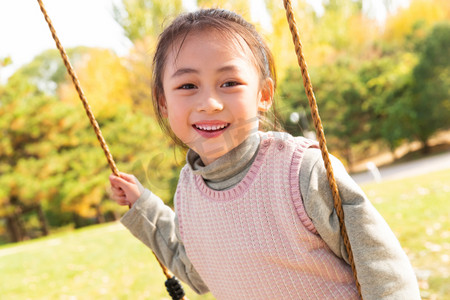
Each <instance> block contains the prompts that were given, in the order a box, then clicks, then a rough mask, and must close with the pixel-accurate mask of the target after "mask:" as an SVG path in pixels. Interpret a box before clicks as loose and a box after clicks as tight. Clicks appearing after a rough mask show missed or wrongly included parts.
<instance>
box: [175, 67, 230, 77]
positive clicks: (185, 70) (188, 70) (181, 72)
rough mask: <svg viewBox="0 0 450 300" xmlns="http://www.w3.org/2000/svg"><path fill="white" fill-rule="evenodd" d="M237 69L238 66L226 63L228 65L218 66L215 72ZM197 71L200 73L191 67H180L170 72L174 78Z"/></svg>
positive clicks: (196, 72)
mask: <svg viewBox="0 0 450 300" xmlns="http://www.w3.org/2000/svg"><path fill="white" fill-rule="evenodd" d="M238 69H239V68H238V67H237V66H234V65H228V66H224V67H221V68H219V69H218V70H217V73H223V72H229V71H236V70H238ZM198 73H200V72H199V71H198V70H196V69H192V68H181V69H178V70H176V72H175V73H173V74H172V78H174V77H179V76H182V75H184V74H198Z"/></svg>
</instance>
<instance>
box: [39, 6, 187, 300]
mask: <svg viewBox="0 0 450 300" xmlns="http://www.w3.org/2000/svg"><path fill="white" fill-rule="evenodd" d="M37 1H38V3H39V7H40V8H41V12H42V14H43V15H44V18H45V21H46V22H47V24H48V27H49V28H50V31H51V33H52V37H53V40H54V41H55V44H56V48H58V50H59V53H60V54H61V57H62V60H63V62H64V65H65V67H66V69H67V72H68V73H69V76H70V78H71V79H72V82H73V85H74V86H75V89H76V91H77V93H78V96H79V98H80V100H81V102H82V103H83V107H84V110H85V111H86V114H87V116H88V118H89V121H90V122H91V125H92V127H93V129H94V131H95V134H96V136H97V139H98V141H99V142H100V146H101V147H102V149H103V152H104V153H105V156H106V159H107V161H108V164H109V167H110V168H111V171H112V172H113V174H114V175H116V176H117V177H120V174H119V169H118V168H117V166H116V164H115V162H114V159H113V157H112V155H111V152H110V151H109V148H108V145H107V144H106V141H105V139H104V138H103V135H102V132H101V130H100V127H99V125H98V123H97V120H96V119H95V116H94V114H93V112H92V109H91V106H90V105H89V103H88V101H87V99H86V96H85V95H84V92H83V89H82V88H81V85H80V82H79V80H78V77H77V75H76V73H75V70H74V69H73V67H72V65H71V64H70V61H69V58H68V57H67V54H66V51H65V50H64V47H63V46H62V44H61V42H60V41H59V38H58V36H57V34H56V30H55V28H54V27H53V24H52V21H51V20H50V17H49V16H48V14H47V11H46V9H45V7H44V4H43V3H42V0H37ZM153 254H154V255H155V253H154V252H153ZM155 258H156V260H157V261H158V263H159V265H160V266H161V269H162V271H163V273H164V275H165V276H166V278H167V280H166V288H167V291H168V292H169V294H170V296H171V297H172V299H174V300H180V299H184V300H187V298H186V297H184V291H183V288H182V286H181V284H180V282H179V281H178V280H177V279H176V277H174V276H173V275H172V274H171V273H170V271H169V270H168V269H167V268H166V266H164V265H163V264H162V262H161V261H160V260H159V259H158V257H157V256H156V255H155Z"/></svg>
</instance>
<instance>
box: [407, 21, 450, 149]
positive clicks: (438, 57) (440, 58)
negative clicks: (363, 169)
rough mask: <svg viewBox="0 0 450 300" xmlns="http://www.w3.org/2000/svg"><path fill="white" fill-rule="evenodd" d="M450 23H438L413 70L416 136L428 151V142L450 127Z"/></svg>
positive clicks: (412, 122) (414, 131)
mask: <svg viewBox="0 0 450 300" xmlns="http://www.w3.org/2000/svg"><path fill="white" fill-rule="evenodd" d="M448 49H450V22H444V23H438V24H436V25H435V26H434V27H433V29H432V30H431V32H430V33H429V34H428V36H427V37H426V38H425V39H424V40H423V42H422V43H420V46H419V49H418V52H419V62H418V64H417V65H416V66H415V67H414V70H413V74H412V75H413V88H412V95H411V99H410V102H409V103H408V104H409V106H410V107H411V109H412V110H413V111H414V112H415V113H414V115H413V116H414V118H413V119H411V124H413V132H412V136H413V137H415V138H417V139H418V140H419V141H421V142H422V144H423V150H424V152H428V150H429V146H428V140H429V139H430V137H431V136H432V135H433V134H434V133H435V132H436V131H437V130H439V129H448V128H450V96H449V91H450V57H449V55H448Z"/></svg>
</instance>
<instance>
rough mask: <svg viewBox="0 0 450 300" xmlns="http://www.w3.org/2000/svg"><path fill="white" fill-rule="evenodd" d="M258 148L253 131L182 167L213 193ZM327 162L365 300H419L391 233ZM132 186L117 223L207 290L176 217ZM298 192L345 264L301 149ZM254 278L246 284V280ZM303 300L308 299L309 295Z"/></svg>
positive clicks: (319, 170) (315, 170)
mask: <svg viewBox="0 0 450 300" xmlns="http://www.w3.org/2000/svg"><path fill="white" fill-rule="evenodd" d="M274 134H275V135H277V134H279V133H274ZM261 147H262V145H261V140H260V134H258V133H254V134H252V135H250V136H249V137H248V138H247V139H246V140H245V141H244V142H243V143H242V144H241V145H239V146H238V147H236V148H235V149H233V150H231V151H230V152H228V153H227V154H225V155H224V156H222V157H220V158H219V159H218V160H217V161H215V162H213V163H211V164H209V165H207V166H205V165H204V164H203V162H201V159H200V158H199V156H198V154H196V153H195V152H194V151H192V150H189V151H188V155H187V164H186V165H187V167H188V168H190V169H191V171H192V173H194V174H195V175H198V176H201V177H202V178H203V181H204V182H205V184H206V185H207V186H208V187H210V188H211V189H212V190H216V191H223V190H228V189H232V188H233V187H235V186H236V185H239V183H240V182H241V181H242V180H243V179H244V178H245V177H246V175H247V173H248V171H249V169H251V168H252V165H253V163H254V162H255V158H256V157H257V156H258V153H259V151H260V149H261ZM330 158H331V161H332V164H333V170H334V175H335V177H336V181H337V183H338V187H339V194H340V195H341V199H342V206H343V210H344V213H345V214H344V217H345V224H346V227H347V233H348V236H349V239H350V242H351V245H352V250H353V256H354V260H355V263H356V269H357V271H358V280H359V282H360V284H361V290H362V294H363V297H364V300H380V299H383V300H403V299H411V300H412V299H414V300H416V299H420V295H419V288H418V285H417V280H416V278H415V275H414V271H413V269H412V267H411V264H410V262H409V260H408V258H407V256H406V254H405V252H404V251H403V250H402V248H401V246H400V244H399V242H398V240H397V239H396V237H395V235H394V234H393V232H392V231H391V230H390V228H389V226H388V225H387V223H386V222H385V221H384V220H383V218H382V216H381V215H380V214H379V213H378V212H377V211H376V209H375V208H374V207H373V206H372V205H371V203H370V201H369V200H368V199H367V197H366V196H365V195H364V193H363V191H362V190H361V189H360V188H359V187H358V185H357V184H356V183H355V182H354V181H353V180H352V179H351V177H350V176H349V175H348V173H347V172H346V170H345V168H344V167H343V165H342V164H341V163H340V162H339V161H338V160H337V159H336V158H335V157H333V156H332V155H331V156H330ZM137 182H138V181H137ZM138 183H139V182H138ZM144 184H145V182H144ZM139 186H140V191H141V196H140V197H139V199H138V200H137V201H136V203H135V204H134V205H133V206H132V208H131V209H130V210H129V211H128V212H127V213H126V214H125V215H124V216H123V218H122V219H121V222H122V223H123V224H124V225H125V226H126V227H127V228H128V229H129V230H130V232H131V233H132V234H133V235H134V236H136V237H137V238H138V239H139V240H140V241H142V242H143V243H144V244H145V245H147V246H148V247H149V248H151V249H152V250H153V252H154V253H155V254H156V256H157V257H158V258H159V259H160V260H161V261H162V263H163V264H164V265H166V266H167V267H168V268H169V269H170V270H171V271H172V272H173V273H174V274H175V275H176V276H177V277H178V278H180V279H181V280H182V281H183V282H185V283H186V284H187V285H189V286H190V287H191V288H192V289H193V290H194V291H196V292H197V293H206V292H208V291H209V287H208V286H207V285H206V284H205V282H204V281H203V279H202V278H201V277H200V275H199V274H198V272H197V270H196V269H195V266H194V265H193V264H192V262H191V260H190V257H188V255H187V254H186V249H185V246H184V243H183V242H184V241H183V240H182V238H181V236H180V234H179V226H178V225H179V222H178V219H177V215H176V214H175V213H174V211H173V210H172V209H171V208H170V207H169V206H167V205H165V204H164V202H163V201H162V200H161V199H160V198H159V197H158V196H157V195H156V194H154V193H152V192H151V191H150V190H148V189H145V188H144V187H142V186H141V185H140V184H139ZM299 187H300V188H299V190H300V193H301V200H302V201H303V206H304V210H305V212H306V214H307V215H308V217H309V219H310V220H311V221H312V223H313V225H314V229H315V230H317V233H318V234H319V235H320V238H321V239H323V241H324V242H325V243H326V244H327V246H328V247H329V248H330V249H331V250H332V251H333V253H334V254H335V255H336V256H337V257H339V258H341V259H343V260H344V261H346V262H347V263H348V255H347V253H346V249H345V246H344V243H343V241H342V238H341V237H340V234H339V222H338V217H337V214H336V212H335V210H334V207H333V198H332V195H331V191H330V188H329V185H328V181H327V176H326V170H325V168H324V164H323V161H322V156H321V153H320V150H319V149H316V148H314V147H310V148H308V149H306V150H305V152H304V155H303V157H302V160H301V166H300V171H299ZM254 277H255V276H253V277H252V278H249V279H248V280H250V281H252V280H253V278H254ZM255 288H258V287H257V286H255ZM311 295H314V294H313V293H311ZM239 299H244V298H242V297H240V298H239ZM307 299H314V296H311V297H308V298H307Z"/></svg>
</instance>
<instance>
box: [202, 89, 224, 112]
mask: <svg viewBox="0 0 450 300" xmlns="http://www.w3.org/2000/svg"><path fill="white" fill-rule="evenodd" d="M223 106H224V105H223V102H222V101H221V100H220V98H219V97H218V95H217V94H216V93H213V92H209V91H205V92H204V94H203V95H202V96H201V97H200V98H199V101H198V111H199V112H206V113H213V112H219V111H221V110H223Z"/></svg>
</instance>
